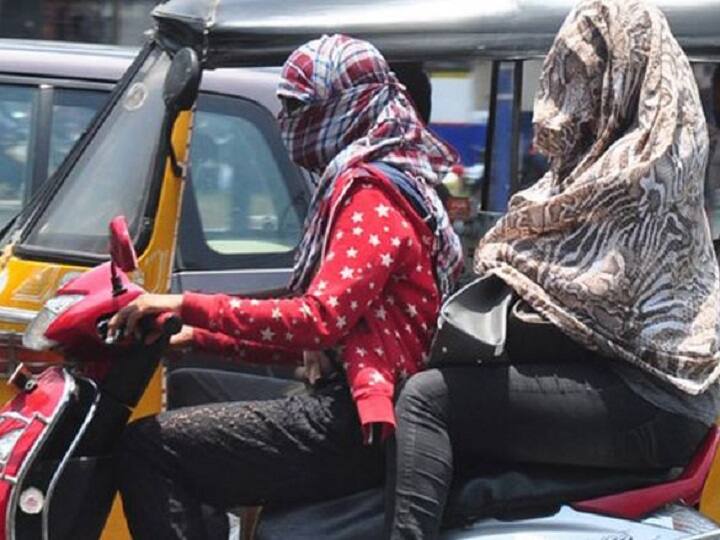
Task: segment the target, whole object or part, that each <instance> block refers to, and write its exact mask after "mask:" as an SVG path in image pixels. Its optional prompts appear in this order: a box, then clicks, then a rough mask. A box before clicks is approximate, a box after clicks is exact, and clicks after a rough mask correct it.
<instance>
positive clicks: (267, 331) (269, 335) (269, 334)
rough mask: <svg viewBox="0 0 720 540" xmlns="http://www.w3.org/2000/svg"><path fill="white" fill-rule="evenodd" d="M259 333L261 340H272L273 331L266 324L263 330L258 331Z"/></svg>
mask: <svg viewBox="0 0 720 540" xmlns="http://www.w3.org/2000/svg"><path fill="white" fill-rule="evenodd" d="M260 335H261V336H262V338H263V341H272V338H274V337H275V332H273V331H272V328H270V327H269V326H268V327H267V328H265V330H263V331H261V332H260Z"/></svg>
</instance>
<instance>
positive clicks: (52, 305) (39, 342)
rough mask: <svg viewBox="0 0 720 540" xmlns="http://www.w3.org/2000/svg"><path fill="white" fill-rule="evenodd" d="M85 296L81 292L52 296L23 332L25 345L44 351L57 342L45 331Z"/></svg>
mask: <svg viewBox="0 0 720 540" xmlns="http://www.w3.org/2000/svg"><path fill="white" fill-rule="evenodd" d="M83 298H85V297H84V296H83V295H81V294H61V295H58V296H55V297H54V298H51V299H50V300H48V301H47V302H45V305H44V306H43V308H42V310H40V313H38V314H37V315H36V316H35V318H34V319H33V320H32V322H31V323H30V324H29V325H28V326H27V328H26V329H25V334H23V347H25V348H27V349H32V350H34V351H44V350H47V349H50V348H51V347H53V346H55V345H56V343H55V342H53V341H51V340H49V339H47V338H46V337H45V332H46V331H47V329H48V327H49V326H50V325H51V324H52V322H53V321H54V320H55V319H56V318H57V317H58V315H60V314H62V313H63V312H64V311H66V310H67V309H69V308H71V307H72V306H74V305H75V304H77V303H78V302H79V301H80V300H82V299H83Z"/></svg>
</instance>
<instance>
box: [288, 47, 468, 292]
mask: <svg viewBox="0 0 720 540" xmlns="http://www.w3.org/2000/svg"><path fill="white" fill-rule="evenodd" d="M277 93H278V96H279V97H280V98H285V99H294V100H297V101H298V102H299V106H298V107H296V108H295V109H293V110H292V111H290V110H288V108H287V107H284V108H283V110H282V112H281V113H280V116H279V122H280V130H281V133H282V136H283V140H284V142H285V145H286V146H287V148H288V150H289V152H290V155H291V157H292V158H293V160H294V161H295V162H296V163H297V164H299V165H301V166H303V167H305V168H306V169H308V170H310V171H313V172H315V173H318V174H319V180H318V181H317V185H316V189H315V193H314V194H313V199H312V202H311V203H310V209H309V212H308V218H307V221H306V224H305V234H304V237H303V240H302V242H301V243H300V246H299V248H298V258H297V260H296V263H295V268H294V272H293V277H292V280H291V288H292V289H293V290H299V289H301V288H303V287H305V286H306V285H307V283H308V282H309V280H310V278H311V277H312V274H313V273H314V271H315V267H316V265H317V264H318V261H319V258H320V256H321V252H322V247H323V242H324V239H325V234H326V233H327V229H328V228H329V227H328V226H329V225H330V224H329V223H328V222H329V220H330V214H331V209H330V208H329V200H330V198H331V196H332V194H333V187H334V184H335V182H336V180H337V179H338V178H339V177H340V175H341V174H342V173H344V172H346V171H347V170H349V169H350V168H352V167H353V166H354V165H356V164H359V163H361V162H363V163H371V162H383V163H386V164H388V165H392V166H394V167H396V168H397V169H399V170H401V171H402V172H403V173H405V174H406V176H407V177H408V178H409V179H410V181H411V182H413V184H414V186H413V187H414V188H415V189H416V190H417V191H418V192H419V193H420V195H421V196H422V198H423V199H424V202H425V204H424V206H425V207H426V208H428V210H429V212H430V214H432V217H433V218H434V221H435V222H436V223H437V228H436V231H434V233H435V242H434V248H433V255H434V259H435V261H436V275H437V277H438V281H439V285H440V288H441V292H442V293H443V294H447V293H448V292H449V290H450V288H451V286H452V282H453V281H454V279H455V278H456V277H457V274H459V271H460V269H461V267H462V250H461V246H460V242H459V239H458V238H457V236H456V235H455V233H454V232H453V231H452V228H451V226H450V222H449V219H448V217H447V214H446V212H445V209H444V208H443V206H442V203H441V202H440V200H439V198H438V196H437V194H436V193H435V190H434V189H433V187H432V186H433V185H434V184H437V183H439V182H440V180H441V178H442V176H443V175H444V174H445V173H446V172H447V170H449V168H450V167H451V166H452V165H453V164H454V163H455V162H456V161H457V156H456V154H455V152H454V150H452V149H451V148H450V147H448V146H447V145H446V144H445V143H443V142H442V141H441V140H440V139H438V138H437V137H435V135H433V134H432V133H431V132H430V131H428V129H427V128H426V127H425V126H424V125H423V123H422V121H421V120H420V119H419V118H418V116H417V113H416V111H415V108H414V107H413V105H412V103H411V101H410V99H409V98H408V96H407V94H406V91H405V88H404V87H403V86H402V85H401V84H400V83H399V82H398V80H397V78H396V77H395V75H394V74H393V73H392V72H391V71H390V68H389V67H388V65H387V63H386V61H385V59H384V58H383V57H382V55H381V54H380V53H379V52H378V50H377V49H376V48H375V47H373V46H372V45H371V44H369V43H367V42H365V41H361V40H357V39H353V38H350V37H347V36H343V35H333V36H323V37H321V38H320V39H317V40H313V41H310V42H309V43H307V44H305V45H303V46H302V47H300V48H299V49H297V50H296V51H295V52H293V53H292V54H291V55H290V57H289V58H288V60H287V61H286V62H285V65H284V67H283V71H282V79H281V82H280V85H279V87H278V92H277Z"/></svg>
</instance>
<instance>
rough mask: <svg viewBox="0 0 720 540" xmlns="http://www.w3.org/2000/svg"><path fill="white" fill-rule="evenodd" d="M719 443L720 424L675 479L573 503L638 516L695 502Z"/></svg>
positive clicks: (617, 514)
mask: <svg viewBox="0 0 720 540" xmlns="http://www.w3.org/2000/svg"><path fill="white" fill-rule="evenodd" d="M719 445H720V430H719V429H718V426H713V427H711V428H710V431H709V432H708V434H707V436H706V437H705V440H704V441H703V443H702V444H701V445H700V447H699V448H698V451H697V452H696V453H695V456H694V457H693V459H692V460H691V461H690V463H689V464H688V466H687V467H686V468H685V470H684V471H683V473H682V474H681V475H680V476H679V477H677V478H676V479H675V480H673V481H671V482H667V483H664V484H658V485H655V486H649V487H646V488H640V489H633V490H630V491H626V492H624V493H617V494H614V495H608V496H605V497H599V498H597V499H590V500H587V501H581V502H577V503H573V504H572V506H573V507H574V508H575V509H576V510H581V511H584V512H592V513H596V514H605V515H610V516H614V517H621V518H626V519H639V518H641V517H643V516H645V515H647V514H649V513H650V512H652V511H654V510H657V509H658V508H661V507H662V506H664V505H666V504H669V503H672V502H677V501H681V502H683V503H685V504H688V505H695V504H697V503H698V502H699V501H700V495H701V494H702V490H703V486H704V485H705V480H706V479H707V476H708V474H709V472H710V467H711V466H712V464H713V460H714V459H715V454H716V453H717V451H718V446H719Z"/></svg>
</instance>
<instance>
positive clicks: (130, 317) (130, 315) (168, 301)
mask: <svg viewBox="0 0 720 540" xmlns="http://www.w3.org/2000/svg"><path fill="white" fill-rule="evenodd" d="M182 298H183V297H182V295H181V294H143V295H140V296H138V297H137V298H136V299H135V300H133V301H132V302H130V303H129V304H128V305H127V306H125V307H124V308H122V309H121V310H120V311H118V312H117V313H116V314H115V315H114V316H113V318H112V319H110V322H109V324H108V328H109V332H110V333H113V334H117V333H119V332H120V331H122V333H123V334H125V335H126V336H132V335H134V333H135V330H136V329H137V327H138V323H139V322H140V319H142V318H143V317H147V316H148V315H157V314H159V313H164V312H167V313H174V314H175V315H180V308H181V307H182Z"/></svg>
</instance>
